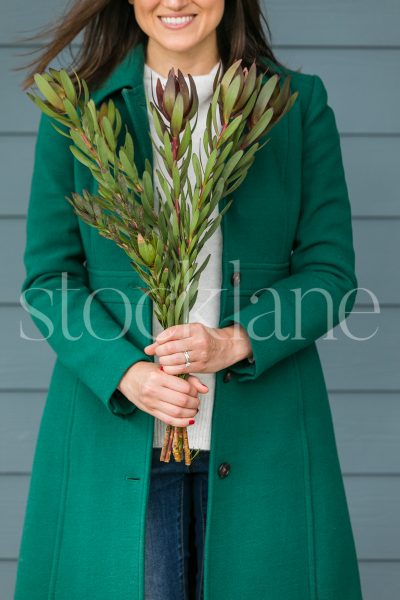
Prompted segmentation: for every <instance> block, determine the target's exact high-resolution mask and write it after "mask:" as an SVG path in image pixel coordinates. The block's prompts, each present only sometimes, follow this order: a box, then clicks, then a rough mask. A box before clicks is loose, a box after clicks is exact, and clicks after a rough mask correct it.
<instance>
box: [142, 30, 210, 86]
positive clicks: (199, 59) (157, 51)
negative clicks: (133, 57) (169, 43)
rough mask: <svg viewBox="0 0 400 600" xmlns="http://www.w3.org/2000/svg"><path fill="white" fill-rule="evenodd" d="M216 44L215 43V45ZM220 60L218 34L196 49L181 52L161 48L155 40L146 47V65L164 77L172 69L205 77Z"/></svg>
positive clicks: (149, 40) (184, 73) (150, 39)
mask: <svg viewBox="0 0 400 600" xmlns="http://www.w3.org/2000/svg"><path fill="white" fill-rule="evenodd" d="M210 37H211V39H210ZM213 42H214V43H213ZM219 60H220V57H219V53H218V49H217V43H216V32H215V31H214V32H213V34H212V36H209V37H207V38H206V39H205V40H203V42H201V43H200V44H197V45H196V46H195V47H193V48H190V49H188V50H185V51H184V52H179V51H175V50H170V49H168V48H165V47H164V46H161V45H160V44H159V43H158V42H157V41H156V40H155V39H153V38H149V39H148V42H147V47H146V59H145V61H146V64H147V65H148V66H149V67H150V68H151V69H154V70H155V71H157V72H158V73H159V74H160V75H162V76H163V77H168V73H169V71H170V69H171V68H172V67H174V69H175V72H176V71H177V69H179V70H180V71H181V72H182V73H183V75H187V74H188V73H190V74H191V75H205V74H207V73H209V72H210V71H211V69H212V68H213V66H214V65H215V64H216V63H217V62H218V61H219Z"/></svg>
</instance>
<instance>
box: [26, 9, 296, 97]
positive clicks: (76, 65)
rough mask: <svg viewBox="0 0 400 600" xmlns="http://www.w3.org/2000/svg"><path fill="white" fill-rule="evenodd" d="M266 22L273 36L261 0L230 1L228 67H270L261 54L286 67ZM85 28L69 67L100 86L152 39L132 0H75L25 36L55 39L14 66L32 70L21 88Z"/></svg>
mask: <svg viewBox="0 0 400 600" xmlns="http://www.w3.org/2000/svg"><path fill="white" fill-rule="evenodd" d="M263 22H264V23H265V26H266V29H267V31H268V37H269V38H270V37H271V32H270V29H269V26H268V23H267V20H266V18H265V16H264V14H263V11H262V9H261V7H260V2H259V0H229V8H225V12H224V15H223V17H222V19H221V22H220V23H219V25H218V27H217V45H218V51H219V55H220V58H221V61H222V64H223V69H224V70H225V69H226V68H227V67H228V66H229V65H230V64H232V62H234V61H235V60H238V58H242V59H243V60H242V66H250V64H251V63H252V62H253V60H254V59H255V60H256V63H257V64H258V65H260V66H263V68H264V69H265V65H264V64H263V63H261V62H260V59H261V57H267V58H268V59H270V60H271V61H273V63H275V65H277V66H278V67H284V65H283V64H282V63H280V62H279V61H278V59H277V58H276V56H275V55H274V53H273V51H272V49H271V46H270V43H269V41H268V39H267V38H266V36H265V33H264V31H263V27H262V23H263ZM81 32H82V34H83V37H82V43H81V44H80V45H79V46H78V54H77V56H75V57H74V56H73V60H72V62H71V64H70V69H72V68H73V69H75V71H76V72H77V73H78V75H79V77H80V78H82V79H85V80H86V82H87V84H88V86H89V87H91V88H97V87H99V86H100V85H101V84H102V83H103V82H104V81H105V79H106V78H107V76H108V75H109V74H110V73H111V72H112V70H113V69H114V67H116V66H117V65H118V64H119V63H120V62H121V61H122V60H123V59H124V57H125V56H126V54H127V52H128V51H129V50H130V49H131V48H133V47H134V46H136V44H138V43H140V42H144V43H145V44H146V43H147V39H148V36H147V34H145V33H144V32H143V30H142V29H140V27H139V25H138V24H137V22H136V19H135V14H134V10H133V7H132V5H131V4H129V3H128V0H75V1H74V2H73V4H72V6H71V7H70V8H69V9H68V10H67V12H66V13H65V14H63V15H62V16H61V17H60V18H59V19H58V20H57V21H56V22H55V23H54V24H53V25H51V26H47V27H45V28H42V29H41V30H40V31H39V33H36V34H35V35H33V36H30V37H25V38H23V40H22V41H24V42H27V41H28V42H30V41H34V40H38V39H42V38H47V37H49V36H50V38H51V39H50V41H49V42H48V43H47V44H45V45H44V48H43V47H42V46H41V47H39V48H35V49H34V50H31V51H30V52H28V53H24V54H23V55H26V54H29V55H31V54H32V53H33V52H36V51H40V55H39V57H38V58H36V59H35V60H33V61H31V62H30V63H28V64H26V65H23V66H20V67H17V68H16V69H15V70H16V71H20V70H22V69H29V71H28V74H27V76H26V78H25V79H24V80H23V82H22V84H21V87H22V89H23V90H25V89H26V88H28V87H30V86H31V85H33V84H34V79H33V75H34V74H35V73H43V71H44V70H45V69H46V67H47V66H48V64H49V63H50V62H51V61H52V60H53V59H54V58H56V57H57V56H58V54H59V53H60V52H61V51H62V50H64V49H65V48H68V47H69V48H70V50H71V46H70V44H71V43H72V42H73V40H74V39H75V38H76V36H77V35H78V34H79V33H81ZM71 55H72V53H71ZM270 70H271V69H270ZM272 70H273V69H272ZM70 72H72V71H70Z"/></svg>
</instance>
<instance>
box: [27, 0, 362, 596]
mask: <svg viewBox="0 0 400 600" xmlns="http://www.w3.org/2000/svg"><path fill="white" fill-rule="evenodd" d="M176 15H180V16H182V17H183V18H182V19H178V20H176V19H175V16H176ZM261 22H262V19H261V10H260V6H259V3H258V2H257V1H256V0H235V1H234V2H231V3H229V6H228V5H227V6H225V4H224V2H223V0H197V1H196V2H191V1H190V0H163V1H160V2H158V1H156V0H129V3H128V1H127V0H121V1H115V0H114V1H113V2H110V1H109V0H97V1H95V0H90V1H81V2H79V3H78V2H76V3H75V4H74V5H73V6H72V8H71V10H70V11H69V12H68V13H67V15H65V16H64V17H63V20H62V22H60V23H59V24H56V26H55V28H54V41H53V42H52V43H51V44H50V45H49V47H48V49H47V52H46V53H44V54H43V55H42V57H41V59H40V60H39V61H38V62H37V63H36V64H35V67H34V69H33V71H32V72H36V71H39V72H41V71H43V70H44V68H45V67H46V66H47V64H48V61H49V60H51V59H52V58H53V57H54V56H55V55H56V54H57V53H58V52H59V51H60V50H61V49H62V48H64V47H65V46H66V45H67V44H68V43H69V42H71V40H72V39H73V38H74V37H75V35H76V34H77V33H78V32H79V31H81V30H82V29H83V28H85V30H84V39H83V45H82V50H81V52H82V54H81V62H80V65H79V67H78V68H77V70H78V73H79V75H80V76H81V77H82V78H84V79H86V81H87V82H88V83H89V84H90V86H91V90H92V97H93V99H94V100H95V102H96V105H97V106H100V104H101V102H103V101H105V100H107V99H109V98H112V99H113V100H114V102H115V104H116V105H117V108H118V109H119V110H120V112H121V116H122V118H123V121H124V123H126V124H127V126H128V127H129V129H130V131H131V132H132V135H133V138H134V142H135V157H136V162H137V165H138V167H139V172H141V170H143V167H144V160H145V158H146V157H147V158H149V160H152V148H151V143H150V140H149V137H148V132H149V130H150V123H149V120H148V114H147V111H146V102H145V101H146V98H148V97H149V94H150V92H151V84H152V78H151V75H153V76H154V75H156V76H159V77H160V78H164V80H165V77H166V76H167V74H168V71H169V68H170V67H171V66H174V67H179V68H180V69H181V70H182V72H183V73H184V75H185V76H186V75H187V73H191V74H192V75H193V76H194V77H195V81H197V83H198V84H199V89H201V90H202V91H203V92H204V95H203V96H202V98H203V100H204V102H203V103H202V109H203V111H204V107H205V106H206V99H207V98H209V92H210V81H211V76H212V75H213V74H214V73H215V69H216V67H217V65H218V63H219V61H221V62H222V64H223V66H224V68H226V67H227V65H229V64H230V63H231V62H232V61H233V60H234V59H236V58H237V57H241V58H243V65H247V66H250V64H251V62H252V60H253V59H254V58H256V59H257V64H258V66H259V67H260V69H262V70H263V71H265V65H266V64H267V65H268V66H269V67H270V70H269V73H271V72H273V71H276V72H277V73H279V74H280V75H281V77H282V81H283V79H284V77H285V76H286V75H287V74H288V73H290V74H291V75H292V81H291V85H292V88H293V91H294V90H298V91H299V96H298V100H297V101H296V103H295V105H294V107H293V108H292V109H291V110H290V112H289V113H288V114H287V115H286V116H285V118H284V119H282V120H281V121H280V122H279V123H278V125H277V126H276V127H275V128H274V129H273V130H272V132H271V135H270V136H269V137H270V142H269V144H267V145H266V146H265V147H264V148H263V149H262V150H260V151H259V153H258V154H257V157H256V160H255V162H254V164H253V165H252V167H251V171H250V172H249V174H248V176H247V178H246V179H245V181H244V182H243V183H242V185H241V186H240V187H239V188H238V189H237V190H236V191H235V192H234V202H233V203H232V206H231V207H230V209H229V210H228V212H227V213H226V215H224V218H223V220H222V224H221V230H220V231H219V232H218V233H216V235H215V238H213V240H212V243H213V244H214V246H212V247H211V248H212V253H213V255H215V256H216V257H218V259H215V260H214V261H213V262H212V263H211V264H212V265H213V266H212V268H211V269H209V270H208V272H207V274H205V273H203V276H202V277H203V279H202V282H201V283H202V285H203V286H204V289H206V287H211V291H212V288H213V287H214V288H215V285H213V284H212V285H211V286H210V282H214V284H215V281H217V282H219V284H220V286H219V287H220V297H219V298H218V302H217V303H215V300H213V298H214V296H213V295H212V294H210V296H207V302H206V308H205V312H204V313H202V314H205V315H206V317H207V318H206V322H205V323H204V322H200V320H192V319H191V325H190V326H189V330H188V329H185V330H184V329H183V327H182V326H181V327H171V328H168V329H166V330H165V332H164V333H162V335H161V331H159V332H158V333H157V331H156V329H157V323H156V322H155V320H154V317H153V316H152V306H151V304H150V303H149V302H148V298H146V301H145V304H144V308H145V311H144V313H143V314H142V313H141V311H140V306H141V304H140V301H141V299H142V295H141V293H140V292H139V291H136V292H132V290H131V288H130V286H131V285H132V281H134V283H137V284H140V283H141V282H140V281H139V279H138V277H137V276H136V275H135V273H134V271H133V270H132V268H131V266H130V264H129V259H128V257H127V255H125V253H124V252H123V251H121V249H120V248H119V247H117V246H116V245H115V244H114V243H113V242H111V241H110V240H107V239H105V238H103V237H101V236H100V235H99V234H98V232H97V230H95V229H94V228H91V227H89V226H87V225H85V224H84V223H83V221H82V220H80V219H78V218H77V216H76V215H75V214H74V212H73V211H72V210H71V206H70V204H69V203H68V202H66V200H65V196H67V197H68V196H70V195H71V192H72V191H78V192H81V191H82V190H83V189H85V188H86V189H88V190H90V191H91V192H94V191H95V182H94V181H93V178H91V176H90V173H89V172H88V170H87V169H86V168H85V167H83V166H82V165H81V164H80V163H77V161H75V159H74V158H73V156H72V154H71V152H70V151H69V148H68V146H69V141H68V140H67V138H65V137H63V136H61V135H59V134H58V133H57V132H55V130H54V129H53V128H52V126H51V123H50V120H49V119H48V118H46V117H42V119H41V121H40V126H39V131H38V138H37V144H36V154H35V165H34V173H33V177H32V188H31V196H30V204H29V214H28V222H27V245H26V251H25V256H24V260H25V266H26V271H27V274H26V278H25V280H24V283H23V285H22V292H23V293H24V299H25V302H26V304H27V305H28V306H29V307H30V310H31V313H32V318H33V320H34V322H35V323H36V324H37V326H38V328H39V329H40V330H41V332H42V334H43V335H44V336H45V337H46V339H47V340H48V342H49V344H50V345H51V346H52V348H53V349H54V350H55V352H56V353H57V360H56V364H55V367H54V371H53V374H52V379H51V384H50V389H49V392H48V397H47V402H46V407H45V410H44V413H43V417H42V421H41V425H40V431H39V437H38V441H37V446H36V452H35V458H34V464H33V471H32V480H31V486H30V492H29V497H28V504H27V509H26V515H25V523H24V531H23V536H22V540H21V547H20V557H19V565H18V575H17V585H16V593H15V600H26V599H27V598H29V599H30V600H43V598H49V599H50V598H57V600H62V599H65V600H67V599H68V600H78V599H79V600H81V599H82V598H86V599H88V600H110V599H111V598H113V599H114V598H115V599H116V600H120V599H121V600H122V599H126V600H128V599H130V600H142V599H143V598H145V599H146V600H158V598H163V600H169V599H172V598H173V599H174V600H179V599H181V598H182V599H186V598H189V597H193V598H196V600H197V599H200V598H204V599H205V600H217V599H218V600H219V599H221V598H224V599H225V598H227V599H229V600H239V599H240V600H242V599H246V600H260V599H263V598H268V599H269V600H282V599H285V600H316V599H317V598H318V599H319V600H327V599H328V598H329V599H330V598H332V599H333V598H334V599H335V600H336V599H340V600H360V598H361V590H360V581H359V573H358V567H357V558H356V552H355V546H354V541H353V535H352V529H351V523H350V518H349V513H348V508H347V503H346V497H345V492H344V487H343V481H342V477H341V471H340V465H339V461H338V455H337V450H336V445H335V437H334V431H333V427H332V419H331V414H330V409H329V401H328V395H327V389H326V385H325V381H324V376H323V372H322V369H321V364H320V360H319V356H318V352H317V349H316V345H315V341H316V340H317V339H318V338H319V337H321V336H322V335H324V334H325V333H326V332H327V331H328V330H329V329H330V328H331V327H333V326H335V325H337V324H338V323H339V322H341V321H342V320H343V319H344V318H345V317H346V314H348V312H349V311H351V309H352V307H353V304H354V297H355V294H353V295H352V292H353V291H355V289H356V287H357V279H356V275H355V271H354V249H353V240H352V229H351V211H350V203H349V198H348V193H347V187H346V182H345V176H344V171H343V165H342V157H341V150H340V140H339V134H338V131H337V127H336V122H335V117H334V114H333V111H332V109H331V108H330V106H329V105H328V102H327V92H326V89H325V86H324V84H323V82H322V80H321V79H320V77H318V76H317V75H308V74H301V73H298V72H295V71H291V70H290V69H287V68H286V67H284V66H283V65H281V63H279V62H278V60H277V59H276V57H275V56H274V54H273V53H272V50H271V48H270V46H269V45H268V43H267V41H266V40H265V38H264V35H263V31H262V26H261ZM31 74H32V73H31ZM25 83H26V84H29V83H31V80H29V79H28V80H26V82H25ZM203 115H204V113H203ZM202 122H203V121H201V120H200V124H201V123H202ZM199 132H200V133H201V127H200V129H199ZM218 236H220V237H218ZM209 252H210V247H208V252H207V253H209ZM218 274H220V278H219V279H218V277H219V275H218ZM135 277H136V279H137V281H136V282H135ZM204 277H205V278H204ZM214 277H215V279H213V278H214ZM267 288H268V289H267ZM214 291H215V289H214ZM66 292H68V294H67V293H66ZM116 292H117V293H116ZM124 294H126V296H127V297H129V305H127V303H126V302H125V301H124V298H125V296H124ZM299 295H300V296H301V305H300V308H301V311H300V314H301V331H300V332H299V330H298V327H299V320H298V316H299V313H298V308H299V303H298V296H299ZM67 300H68V302H67ZM346 302H347V304H346ZM88 307H89V308H88ZM128 308H129V309H130V310H132V313H134V315H135V318H134V319H133V320H132V321H131V322H130V324H129V327H128V328H127V330H124V332H123V334H121V327H122V325H124V324H125V323H126V317H127V309H128ZM344 309H346V311H347V312H345V310H344ZM88 313H90V320H88V319H87V317H88ZM141 317H143V322H142V319H141ZM207 319H208V320H207ZM88 323H89V325H88ZM151 332H153V333H157V337H156V339H154V337H152V336H151ZM185 351H186V353H185ZM187 357H189V361H187V360H186V359H187ZM187 362H189V365H187ZM189 371H190V372H191V376H190V377H189V378H188V380H187V381H186V382H185V381H183V380H181V379H180V378H178V377H175V376H176V375H177V374H179V373H183V372H189ZM204 382H206V385H204ZM207 392H208V393H207ZM211 409H212V410H211ZM192 421H195V423H194V424H192V425H190V423H191V422H192ZM166 423H170V424H173V425H180V426H186V425H188V426H189V425H190V426H189V428H188V429H189V436H190V437H189V440H190V441H191V444H190V445H191V447H192V448H193V447H199V448H200V454H199V456H198V457H196V458H195V460H194V461H193V464H192V465H191V466H190V467H186V466H185V465H184V464H182V463H175V462H174V461H173V459H172V461H171V462H170V463H163V462H160V460H159V455H160V445H161V444H160V442H161V438H162V433H163V431H164V430H165V425H166ZM196 436H197V437H196ZM191 504H193V506H192V507H191Z"/></svg>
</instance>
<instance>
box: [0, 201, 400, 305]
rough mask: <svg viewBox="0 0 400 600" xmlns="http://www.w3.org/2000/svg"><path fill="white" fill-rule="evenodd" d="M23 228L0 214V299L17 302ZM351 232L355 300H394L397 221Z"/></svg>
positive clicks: (362, 223) (398, 283)
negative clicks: (372, 296)
mask: <svg viewBox="0 0 400 600" xmlns="http://www.w3.org/2000/svg"><path fill="white" fill-rule="evenodd" d="M65 202H66V201H65ZM25 228H26V221H25V219H14V218H12V219H1V218H0V256H2V257H3V260H4V263H3V270H2V273H1V275H0V302H18V299H19V296H20V290H21V285H22V282H23V279H24V277H25V266H24V263H23V253H24V250H25V236H26V230H25ZM353 234H354V246H355V253H356V272H357V276H358V284H359V288H362V287H364V288H367V289H368V290H370V292H363V291H360V292H359V293H358V297H357V302H359V303H360V302H362V303H370V302H371V300H370V296H369V294H371V293H372V294H375V295H376V297H377V298H378V300H379V303H394V302H398V300H399V298H400V278H399V277H388V276H387V274H388V273H396V272H397V270H398V266H397V255H398V244H399V237H400V236H399V221H398V220H393V219H378V220H374V219H371V220H357V219H354V220H353ZM372 240H373V242H372Z"/></svg>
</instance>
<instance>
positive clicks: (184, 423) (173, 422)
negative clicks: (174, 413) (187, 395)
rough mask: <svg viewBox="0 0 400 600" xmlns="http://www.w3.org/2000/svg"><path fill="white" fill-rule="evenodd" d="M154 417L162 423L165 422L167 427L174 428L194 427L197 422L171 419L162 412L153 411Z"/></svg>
mask: <svg viewBox="0 0 400 600" xmlns="http://www.w3.org/2000/svg"><path fill="white" fill-rule="evenodd" d="M152 414H153V415H154V417H157V419H160V421H164V423H166V424H167V425H172V426H174V427H189V426H190V425H194V422H195V420H194V419H193V418H189V419H187V418H176V417H171V416H170V415H168V414H166V413H164V412H162V411H161V410H154V411H152Z"/></svg>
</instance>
